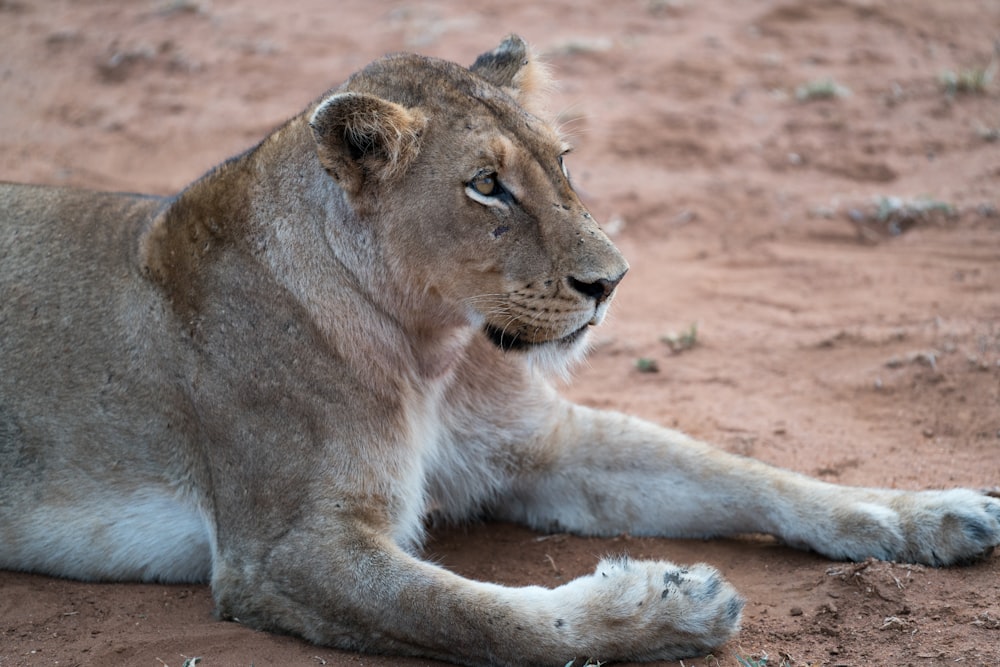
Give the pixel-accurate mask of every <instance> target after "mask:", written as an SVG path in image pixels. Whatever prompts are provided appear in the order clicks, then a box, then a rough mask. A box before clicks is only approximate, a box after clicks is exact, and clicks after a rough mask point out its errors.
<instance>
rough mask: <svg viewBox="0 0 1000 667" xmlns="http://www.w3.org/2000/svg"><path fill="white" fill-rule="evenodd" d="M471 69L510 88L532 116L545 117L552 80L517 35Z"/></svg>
mask: <svg viewBox="0 0 1000 667" xmlns="http://www.w3.org/2000/svg"><path fill="white" fill-rule="evenodd" d="M469 69H471V70H472V71H473V72H475V73H476V74H478V75H479V76H481V77H483V78H484V79H486V80H487V81H489V82H490V83H492V84H493V85H495V86H500V87H501V88H504V89H506V90H507V91H508V92H509V93H510V94H511V95H512V96H513V97H514V99H516V100H517V101H518V103H520V105H521V106H522V107H524V108H525V109H527V110H528V111H530V112H531V113H534V114H536V115H543V114H544V104H543V102H544V97H545V93H546V92H547V91H548V89H549V88H550V87H551V85H552V80H551V78H550V77H549V72H548V69H547V68H546V67H545V65H544V64H543V63H541V62H540V61H539V60H538V57H537V56H536V55H535V54H534V53H533V52H532V50H531V48H530V47H529V46H528V45H527V44H526V43H525V41H524V40H523V39H521V38H520V37H518V36H517V35H510V36H508V37H507V39H505V40H504V41H502V42H501V43H500V46H498V47H497V48H495V49H493V50H492V51H489V52H487V53H484V54H482V55H481V56H479V57H478V58H476V62H474V63H473V64H472V67H470V68H469Z"/></svg>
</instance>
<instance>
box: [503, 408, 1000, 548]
mask: <svg viewBox="0 0 1000 667" xmlns="http://www.w3.org/2000/svg"><path fill="white" fill-rule="evenodd" d="M557 412H558V414H555V415H554V416H553V418H552V425H551V427H550V428H549V429H547V431H546V435H545V436H543V438H544V440H543V441H540V442H536V443H533V444H532V445H531V449H530V450H528V451H529V453H530V454H531V460H532V461H533V462H534V464H533V465H532V466H531V467H530V468H528V467H526V468H525V469H524V470H523V471H522V473H521V475H520V476H519V477H518V478H517V479H516V480H515V481H514V483H513V489H512V491H511V493H510V494H509V495H508V496H506V497H505V499H504V501H503V504H502V506H500V507H498V508H497V514H498V515H500V516H502V517H505V518H510V519H514V520H519V521H523V522H525V523H527V524H529V525H532V526H535V527H538V528H542V529H546V530H552V529H557V530H569V531H574V532H580V533H587V534H604V535H607V534H614V533H616V532H622V531H628V532H632V533H634V534H644V535H661V536H676V537H682V536H688V537H710V536H721V535H730V534H736V533H746V532H761V533H769V534H772V535H775V536H777V537H779V538H781V539H782V540H784V541H785V542H787V543H789V544H791V545H794V546H799V547H803V548H811V549H814V550H816V551H818V552H820V553H822V554H825V555H827V556H829V557H832V558H836V559H849V560H861V559H864V558H867V557H869V556H874V557H876V558H881V559H887V560H901V561H910V562H919V563H927V564H932V565H947V564H951V563H956V562H961V561H965V560H969V559H972V558H975V557H977V556H980V555H981V554H983V553H984V552H985V551H988V550H989V549H990V548H992V547H994V546H996V545H997V544H1000V500H997V499H995V498H990V497H987V496H985V495H982V494H979V493H976V492H974V491H969V490H964V489H954V490H950V491H923V492H902V491H891V490H882V489H861V488H850V487H843V486H837V485H833V484H827V483H824V482H821V481H819V480H816V479H812V478H810V477H806V476H804V475H799V474H796V473H792V472H789V471H786V470H782V469H779V468H775V467H772V466H769V465H766V464H764V463H761V462H759V461H754V460H752V459H747V458H744V457H739V456H735V455H731V454H728V453H726V452H724V451H721V450H719V449H716V448H713V447H711V446H709V445H706V444H704V443H701V442H697V441H695V440H693V439H691V438H689V437H687V436H685V435H683V434H682V433H679V432H677V431H672V430H668V429H664V428H660V427H657V426H655V425H653V424H649V423H647V422H644V421H641V420H639V419H635V418H631V417H627V416H625V415H622V414H618V413H613V412H602V411H596V410H590V409H588V408H584V407H581V406H577V405H572V404H569V403H563V404H561V405H560V406H559V408H557ZM539 452H545V455H544V457H543V456H540V455H539V454H538V453H539ZM539 461H543V462H544V464H541V465H540V464H538V462H539Z"/></svg>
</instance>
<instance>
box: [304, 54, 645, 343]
mask: <svg viewBox="0 0 1000 667" xmlns="http://www.w3.org/2000/svg"><path fill="white" fill-rule="evenodd" d="M543 85H544V73H543V72H541V69H540V66H539V65H538V64H537V63H536V61H535V60H534V59H533V57H532V56H531V54H530V53H529V50H528V48H527V47H526V45H525V44H524V42H523V41H521V40H520V39H519V38H517V37H514V36H512V37H509V38H507V39H506V40H505V41H504V42H503V43H502V44H501V45H500V46H499V47H498V48H497V49H495V50H494V51H492V52H490V53H486V54H483V55H482V56H480V57H479V58H478V59H477V60H476V62H475V64H474V65H473V66H472V67H471V68H470V69H465V68H463V67H460V66H458V65H454V64H452V63H449V62H445V61H441V60H435V59H431V58H425V57H421V56H416V55H397V56H389V57H387V58H384V59H382V60H379V61H376V62H375V63H373V64H371V65H369V66H368V67H367V68H365V69H364V70H362V71H361V72H359V73H358V74H356V75H354V76H353V77H352V78H351V79H350V80H349V81H347V82H346V83H345V84H344V85H343V86H341V87H340V88H339V89H338V90H336V91H335V92H334V93H332V94H331V95H329V96H328V97H326V98H325V99H323V100H321V101H320V102H319V103H318V105H317V106H316V108H315V110H314V111H313V113H312V116H311V118H310V125H311V127H312V130H313V136H314V138H315V140H316V143H317V149H318V153H319V158H320V161H321V163H322V165H323V167H324V168H325V169H326V171H327V172H328V173H329V174H330V176H331V177H332V178H333V179H334V180H335V181H336V182H337V183H338V184H339V185H340V187H341V188H342V189H343V191H344V192H345V196H346V197H347V198H348V200H349V201H350V202H351V205H352V207H353V208H354V209H355V210H358V211H361V215H362V216H364V217H366V218H369V219H371V220H373V221H386V220H389V221H392V223H391V224H387V225H385V227H384V229H383V230H382V232H381V233H382V243H383V244H384V245H385V247H386V248H387V249H388V250H387V252H388V255H389V256H390V258H391V261H392V262H395V263H397V264H399V265H400V266H401V267H402V268H401V274H402V275H405V276H406V279H407V280H409V281H411V283H412V288H413V291H414V292H419V293H421V294H425V295H433V296H434V297H435V298H438V299H440V300H442V301H443V302H445V303H447V304H449V305H450V306H451V307H453V308H455V309H457V310H460V311H461V312H462V313H463V314H464V317H466V318H467V319H468V321H469V322H471V323H472V324H474V325H476V326H478V327H480V328H481V329H482V330H483V331H484V332H485V333H486V334H487V336H488V337H489V339H490V340H491V341H493V343H494V344H496V345H497V346H498V347H499V348H501V349H503V350H505V351H506V350H530V349H540V348H555V349H558V350H563V351H569V350H572V349H575V348H578V347H579V346H578V345H577V343H578V342H579V341H580V340H581V339H582V338H583V333H584V332H585V331H586V330H587V328H588V327H589V326H590V325H593V324H597V323H598V322H600V321H601V320H602V319H603V317H604V315H605V312H606V310H607V307H608V303H609V302H610V300H611V297H612V295H613V293H614V290H615V286H616V285H617V284H618V282H619V281H620V280H621V279H622V277H623V276H624V275H625V272H626V271H627V269H628V264H627V263H626V262H625V260H624V258H623V257H622V256H621V254H620V253H619V252H618V250H617V249H616V248H615V247H614V245H613V244H612V243H611V241H610V240H609V239H608V238H607V236H605V234H604V232H602V231H601V229H600V228H599V227H598V225H597V223H596V222H595V221H594V219H593V218H592V217H591V215H590V214H589V213H588V212H587V209H586V208H585V207H584V205H583V204H582V203H581V202H580V200H579V198H578V197H577V195H576V193H575V192H574V190H573V187H572V185H571V182H570V178H569V173H568V171H567V169H566V166H565V165H564V162H563V159H564V156H565V154H566V153H567V152H568V150H569V147H568V145H567V144H566V143H565V141H564V140H563V139H562V138H561V137H560V136H559V134H558V132H557V131H556V130H555V129H554V128H553V126H552V125H550V124H549V123H547V122H546V121H544V120H542V119H541V118H540V117H539V116H538V115H535V113H533V112H532V111H531V110H533V109H535V110H536V109H537V107H536V104H537V97H538V93H539V92H540V91H539V89H540V88H541V87H542V86H543ZM373 224H374V223H373Z"/></svg>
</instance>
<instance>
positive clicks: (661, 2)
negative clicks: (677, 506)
mask: <svg viewBox="0 0 1000 667" xmlns="http://www.w3.org/2000/svg"><path fill="white" fill-rule="evenodd" d="M508 32H518V33H520V34H521V35H523V36H524V37H525V38H527V39H528V40H529V41H531V42H532V43H533V44H534V45H535V46H536V47H537V48H538V49H539V50H540V51H541V52H543V53H545V54H546V56H547V58H548V60H549V61H550V62H551V64H552V65H553V69H554V72H555V74H556V77H557V78H558V79H559V80H560V81H561V82H562V85H561V87H560V89H559V90H558V91H556V92H555V94H554V104H553V109H554V110H555V111H557V112H558V113H559V116H560V120H561V121H562V122H563V123H564V124H565V126H566V128H567V130H568V131H569V132H571V133H572V134H573V135H574V136H575V143H576V145H577V150H576V152H575V153H574V154H573V155H572V156H571V157H572V159H571V162H570V167H571V169H572V170H573V172H574V176H575V178H576V180H577V183H578V185H579V187H580V189H581V191H582V192H583V194H584V196H585V200H586V202H587V203H588V205H589V206H590V207H591V209H592V211H593V212H594V214H595V215H596V216H598V218H599V219H602V220H603V221H604V222H605V225H606V227H607V228H608V230H609V231H610V232H611V233H612V234H613V235H614V237H615V239H616V241H617V242H618V243H619V245H620V246H621V248H622V249H623V250H624V252H625V254H626V255H627V256H628V258H629V261H630V262H631V264H632V270H631V272H630V274H629V276H628V278H627V279H626V280H625V282H624V283H623V284H622V287H621V289H620V291H619V297H618V299H617V301H616V304H615V308H614V312H613V316H612V317H611V321H610V322H609V323H608V324H606V325H605V326H603V327H602V328H601V329H600V330H599V331H598V332H596V336H595V346H594V352H593V354H592V355H591V357H590V360H589V362H588V363H587V365H586V366H585V367H583V368H581V369H580V370H579V372H577V373H576V377H575V379H574V381H573V382H572V383H571V384H569V385H567V386H566V387H565V391H566V393H568V394H569V395H571V396H573V397H575V398H576V399H578V400H580V401H582V402H584V403H588V404H591V405H595V406H600V407H606V408H615V409H620V410H624V411H628V412H631V413H635V414H638V415H641V416H644V417H646V418H649V419H652V420H655V421H658V422H660V423H663V424H666V425H670V426H674V427H678V428H681V429H683V430H686V431H688V432H690V433H692V434H694V435H696V436H698V437H700V438H703V439H706V440H709V441H713V442H716V443H718V444H719V445H720V446H722V447H724V448H726V449H728V450H730V451H733V452H738V453H741V454H747V455H752V456H755V457H758V458H761V459H763V460H765V461H768V462H771V463H775V464H779V465H783V466H786V467H790V468H793V469H795V470H799V471H802V472H805V473H808V474H811V475H816V476H819V477H820V478H822V479H825V480H829V481H832V482H838V483H843V484H853V485H878V486H888V487H893V488H908V489H922V488H931V487H938V486H943V487H951V486H968V487H973V488H984V489H987V488H994V487H996V486H997V485H998V484H1000V212H998V209H997V207H998V195H1000V103H998V102H1000V84H998V82H997V81H996V80H990V75H992V74H1000V73H998V72H996V69H997V66H998V60H997V56H996V55H995V52H994V49H995V48H997V47H995V43H996V42H997V40H998V39H1000V3H997V2H996V1H995V0H949V1H948V2H941V1H939V0H885V1H883V2H875V1H873V0H840V1H838V0H830V1H825V2H820V1H815V2H812V1H809V0H757V1H755V2H735V1H734V2H724V1H723V0H617V1H614V2H605V1H600V0H556V1H552V2H544V3H542V2H537V1H535V0H509V1H508V2H504V3H502V4H501V3H486V4H480V3H467V2H461V3H460V2H445V1H443V0H437V1H432V2H422V3H413V4H394V3H389V2H384V1H382V0H340V1H339V2H337V3H330V2H325V1H324V0H285V1H284V2H271V0H243V1H241V2H236V1H235V0H163V1H156V2H151V1H136V2H131V3H120V2H111V1H105V2H99V1H95V0H0V44H2V45H3V48H2V49H0V178H2V179H7V180H17V181H29V182H37V183H53V184H72V185H78V186H88V187H95V188H101V189H115V190H137V191H148V192H155V193H170V192H173V191H175V190H177V189H179V188H181V187H182V186H184V185H185V184H186V183H187V182H189V181H190V180H193V179H194V178H195V177H197V176H198V175H200V174H201V173H202V172H204V171H205V170H206V169H208V168H209V167H210V166H212V165H213V164H214V163H216V162H219V161H221V160H222V159H224V158H225V157H227V156H229V155H231V154H234V153H236V152H239V151H241V150H243V149H244V148H246V147H248V146H249V145H251V144H252V143H255V142H256V141H257V140H258V139H260V138H261V137H263V136H264V134H266V133H267V131H268V130H269V129H270V128H272V127H274V126H275V125H276V124H278V123H280V122H281V121H282V120H283V119H285V118H286V117H288V116H291V115H293V114H294V113H296V112H298V111H299V110H300V109H301V108H303V107H304V106H305V105H306V104H307V103H308V102H309V101H310V100H311V99H312V98H314V97H315V96H317V95H319V94H320V93H321V92H323V91H324V90H325V89H326V88H328V87H330V86H332V85H335V84H337V83H339V82H340V81H342V80H343V79H344V78H345V77H346V76H347V75H348V74H349V73H350V72H352V71H354V70H355V69H357V68H359V67H360V66H362V65H364V64H365V63H366V62H368V61H370V60H372V59H374V58H376V57H378V56H380V55H382V54H383V53H386V52H390V51H399V50H413V51H420V52H423V53H427V54H430V55H436V56H442V57H446V58H449V59H453V60H457V61H459V62H464V63H471V61H472V60H473V59H474V58H475V56H476V55H477V54H478V53H479V52H481V51H484V50H487V49H490V48H492V47H493V46H494V45H495V44H496V43H498V42H499V40H500V39H501V38H502V37H503V36H504V35H505V34H506V33H508ZM991 63H992V65H991ZM694 326H696V331H695V330H693V328H692V327H694ZM685 333H687V334H689V335H688V336H687V337H686V338H685V336H684V334H685ZM692 333H695V334H696V335H694V336H691V335H690V334H692ZM692 338H693V343H694V344H693V345H687V344H686V343H691V342H692V340H691V339H692ZM640 360H642V361H640ZM640 366H641V369H640ZM643 370H644V371H647V372H642V371H643ZM654 370H655V372H649V371H654ZM594 483H595V484H600V480H594ZM666 510H667V508H665V511H666ZM426 552H427V555H428V556H429V557H432V558H434V559H436V560H438V561H439V562H441V563H443V564H445V565H446V566H448V567H450V568H452V569H453V570H455V571H457V572H459V573H461V574H464V575H467V576H470V577H476V578H480V579H485V580H490V581H496V582H502V583H505V584H527V583H537V584H543V585H550V586H555V585H558V584H560V583H562V582H564V581H566V580H567V579H568V578H571V577H573V576H576V575H579V574H583V573H586V572H589V571H591V570H592V568H593V567H594V565H595V563H596V561H597V559H598V558H599V557H600V556H601V555H604V554H608V553H629V554H631V555H633V556H636V557H646V558H665V559H670V560H674V561H679V562H690V561H706V562H708V563H711V564H713V565H715V566H716V567H718V568H720V569H721V570H722V571H723V572H724V573H725V575H726V576H727V577H728V578H729V579H730V580H731V581H733V582H734V584H735V585H736V586H737V587H738V588H739V589H740V590H741V591H742V593H743V594H744V595H745V596H746V597H747V599H748V604H747V608H746V614H745V621H744V627H743V631H742V633H741V634H740V636H739V637H738V638H737V639H735V640H733V641H732V642H730V643H729V644H728V645H726V646H724V647H721V648H720V649H719V650H718V651H717V652H716V653H715V655H713V656H707V657H700V658H698V659H692V660H685V661H684V662H683V665H687V666H692V665H698V666H702V665H705V666H716V665H721V666H725V667H735V666H737V665H741V664H744V663H741V659H742V660H746V661H754V662H753V663H750V662H747V663H745V664H760V665H763V664H765V663H766V664H767V665H769V666H772V667H773V666H775V665H779V664H788V665H794V666H799V665H917V666H921V667H923V666H928V667H930V666H936V665H954V664H961V665H970V666H972V665H991V666H993V665H997V664H1000V555H994V556H992V557H991V558H989V559H988V560H986V561H985V562H982V563H979V564H976V565H973V566H969V567H962V568H954V569H944V570H936V569H932V568H927V567H921V566H909V565H899V564H890V563H880V562H867V563H862V564H847V563H834V562H829V561H827V560H824V559H822V558H820V557H818V556H816V555H814V554H810V553H803V552H797V551H794V550H791V549H788V548H785V547H783V546H781V545H778V544H776V543H775V542H774V541H772V540H770V539H766V538H761V537H747V538H743V539H733V540H718V541H709V542H700V541H699V542H696V541H682V540H663V539H638V538H633V537H629V536H627V535H622V536H619V537H618V538H615V539H587V538H579V537H572V536H567V535H551V536H540V535H538V534H535V533H532V532H530V531H527V530H524V529H522V528H518V527H515V526H508V525H500V524H484V525H472V526H466V527H459V528H453V529H448V530H443V531H438V532H436V533H435V534H434V536H433V539H432V540H431V541H430V542H429V544H428V545H427V548H426ZM511 641H516V638H511ZM765 656H766V659H765ZM189 657H200V658H201V662H200V663H199V664H200V665H205V666H209V667H211V666H214V665H257V666H258V667H259V666H261V665H322V664H326V665H354V664H360V665H370V666H373V667H374V666H383V665H412V666H416V665H430V664H432V663H431V662H429V661H424V660H397V659H385V658H376V657H371V656H360V655H354V654H349V653H343V652H338V651H334V650H330V649H326V648H321V647H316V646H312V645H309V644H307V643H305V642H303V641H300V640H297V639H294V638H289V637H280V636H273V635H268V634H262V633H257V632H254V631H251V630H248V629H246V628H243V627H241V626H239V625H236V624H233V623H223V622H218V621H216V620H215V619H214V618H213V615H212V600H211V596H210V593H209V591H208V588H207V587H206V586H154V585H97V584H82V583H75V582H68V581H61V580H56V579H51V578H46V577H40V576H32V575H25V574H17V573H10V572H0V666H3V667H8V666H9V667H13V666H15V665H91V664H93V665H97V664H100V665H118V664H122V665H126V664H127V665H145V666H150V667H162V666H163V665H169V666H170V667H180V666H181V665H182V664H183V663H184V661H185V659H186V658H189ZM582 657H585V656H581V658H582ZM671 664H674V665H677V664H680V663H671Z"/></svg>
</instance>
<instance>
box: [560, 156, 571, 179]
mask: <svg viewBox="0 0 1000 667" xmlns="http://www.w3.org/2000/svg"><path fill="white" fill-rule="evenodd" d="M559 168H560V169H562V173H563V176H565V177H566V178H569V169H568V168H567V167H566V162H565V161H564V160H563V156H562V155H560V156H559Z"/></svg>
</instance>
